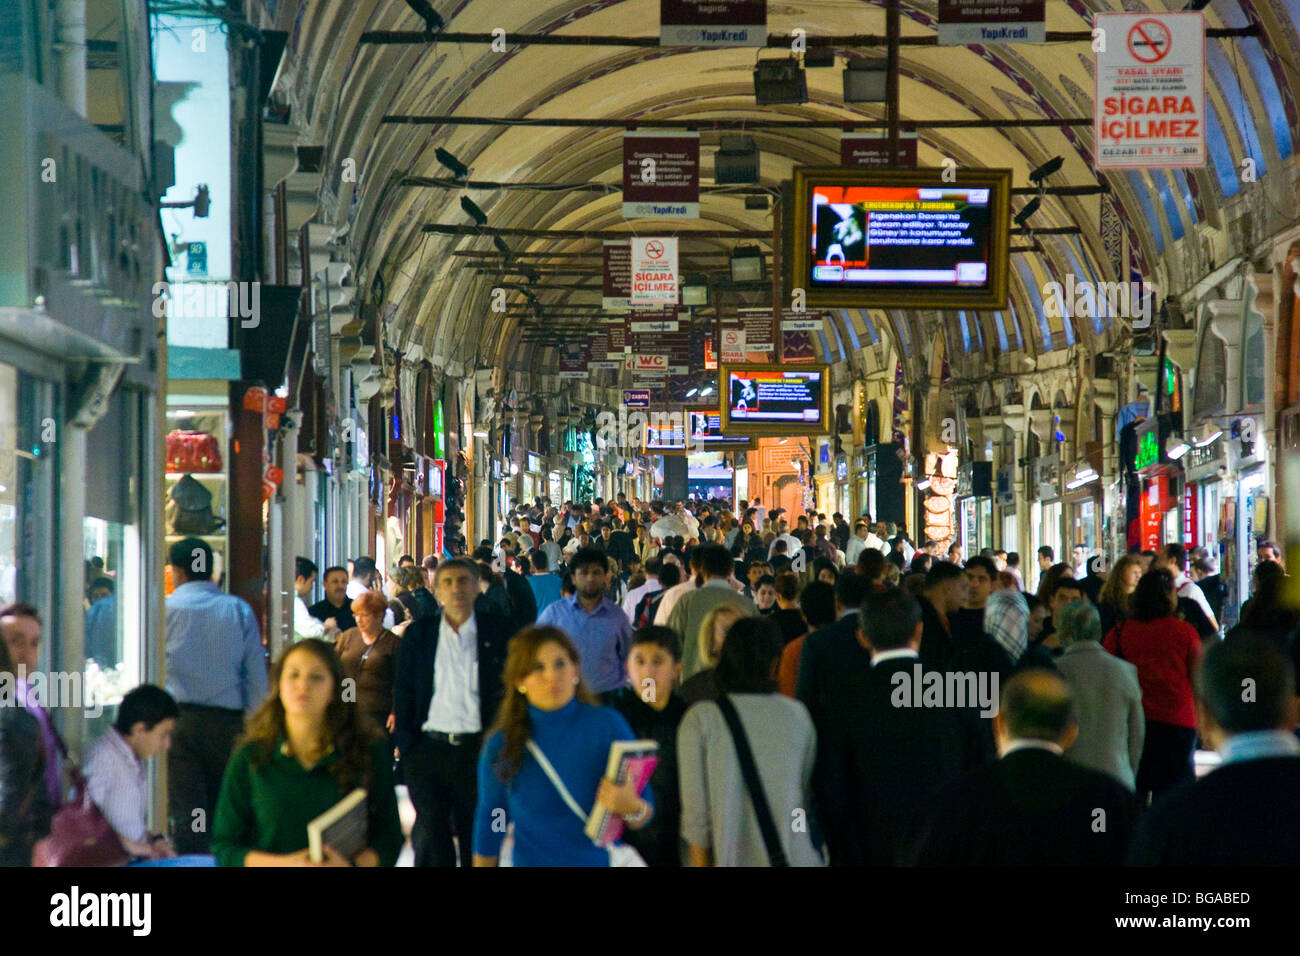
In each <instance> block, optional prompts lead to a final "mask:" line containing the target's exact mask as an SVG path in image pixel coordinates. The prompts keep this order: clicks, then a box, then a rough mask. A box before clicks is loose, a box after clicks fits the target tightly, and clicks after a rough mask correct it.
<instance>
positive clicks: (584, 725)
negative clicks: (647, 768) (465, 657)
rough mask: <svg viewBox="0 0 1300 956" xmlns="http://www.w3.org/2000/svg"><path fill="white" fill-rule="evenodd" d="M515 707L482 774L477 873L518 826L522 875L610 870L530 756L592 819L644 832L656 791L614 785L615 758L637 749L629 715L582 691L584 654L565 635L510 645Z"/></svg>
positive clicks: (489, 749) (549, 632) (522, 635)
mask: <svg viewBox="0 0 1300 956" xmlns="http://www.w3.org/2000/svg"><path fill="white" fill-rule="evenodd" d="M503 677H504V680H505V685H506V695H505V699H504V700H503V701H502V703H501V711H500V713H499V714H498V715H497V720H496V724H495V726H494V727H493V729H492V731H491V732H490V734H489V736H488V739H487V743H486V744H484V746H483V753H482V754H481V755H480V756H479V764H478V809H477V812H476V813H475V816H474V865H475V866H496V864H497V857H498V856H499V855H500V852H501V842H502V841H503V840H504V839H505V834H506V825H507V824H508V823H510V822H513V823H514V825H515V842H514V857H513V861H514V865H515V866H609V851H607V850H606V849H604V848H603V847H599V846H596V845H595V844H594V843H592V842H591V839H590V838H589V837H588V836H587V835H586V834H585V833H583V822H582V820H580V819H579V818H578V815H577V814H576V813H574V812H573V810H572V809H571V808H570V807H569V805H568V804H567V803H565V801H564V798H563V797H561V796H560V793H559V791H558V790H557V789H556V788H555V786H554V785H553V784H552V783H551V781H550V779H549V778H548V777H547V776H546V773H545V771H543V770H542V767H541V765H540V764H539V763H538V762H537V760H536V759H535V758H534V757H533V756H532V755H531V754H530V753H529V752H528V749H527V744H528V741H529V740H532V741H533V742H534V743H535V744H536V745H537V747H538V748H539V749H540V750H541V751H542V753H543V754H544V755H545V756H546V758H547V760H549V761H550V762H551V765H552V766H553V767H554V768H555V771H556V773H558V774H559V776H560V779H561V780H562V781H563V782H564V786H565V787H566V788H567V789H568V791H569V793H570V795H572V797H573V799H574V801H575V802H576V803H577V804H578V806H579V807H581V808H582V810H583V811H584V812H586V813H590V812H591V808H592V807H593V805H595V804H596V803H600V804H601V805H603V806H605V807H607V808H608V809H610V810H611V811H613V812H614V813H617V814H618V815H619V816H621V817H623V819H624V821H625V822H626V824H627V825H628V826H629V827H631V828H632V829H634V830H636V829H640V828H641V827H643V826H645V825H646V824H647V823H649V822H650V817H651V816H652V815H653V814H654V798H653V796H652V795H651V793H650V787H649V786H648V785H647V786H646V788H645V790H644V791H643V793H642V794H641V795H640V796H638V795H637V792H636V788H635V786H634V785H633V784H631V783H627V784H624V785H622V786H616V785H614V784H613V783H611V782H609V781H607V780H605V779H604V775H605V766H606V764H607V762H608V761H609V748H610V745H611V744H612V743H614V741H616V740H635V739H636V737H635V736H634V735H633V733H632V729H631V728H630V727H629V726H628V724H627V721H626V720H625V719H624V718H623V715H622V714H620V713H619V712H618V711H616V710H614V709H613V708H609V707H600V706H598V705H597V704H596V702H595V698H594V697H592V695H591V693H590V692H589V691H588V690H587V688H586V687H585V686H584V685H583V684H582V672H581V670H580V668H579V666H578V651H577V648H575V647H574V646H573V642H572V641H570V640H569V638H568V636H567V635H566V634H565V633H564V632H563V631H561V630H558V629H556V628H553V627H530V628H527V629H526V630H523V631H520V632H519V633H518V634H516V635H515V636H514V637H513V638H511V639H510V650H509V653H508V655H507V657H506V663H505V669H504V675H503Z"/></svg>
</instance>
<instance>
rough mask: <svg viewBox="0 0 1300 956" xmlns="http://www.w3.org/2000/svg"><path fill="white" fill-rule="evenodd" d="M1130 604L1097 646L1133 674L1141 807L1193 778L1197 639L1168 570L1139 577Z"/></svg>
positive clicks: (1199, 649) (1138, 784)
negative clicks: (1142, 725)
mask: <svg viewBox="0 0 1300 956" xmlns="http://www.w3.org/2000/svg"><path fill="white" fill-rule="evenodd" d="M1130 600H1131V602H1132V603H1131V605H1130V608H1131V615H1130V617H1129V618H1128V620H1125V621H1120V622H1119V623H1118V624H1116V625H1115V626H1114V627H1113V628H1111V631H1110V633H1109V634H1107V635H1106V639H1105V641H1103V642H1102V646H1103V647H1105V648H1106V650H1108V651H1110V652H1111V653H1112V654H1114V655H1115V656H1116V657H1119V658H1120V659H1121V660H1126V661H1128V662H1129V663H1131V664H1133V665H1135V666H1136V667H1137V669H1138V684H1139V685H1141V687H1142V710H1143V713H1144V715H1145V717H1146V724H1147V731H1146V742H1145V743H1144V744H1143V747H1142V761H1141V763H1140V764H1139V765H1138V773H1137V793H1138V798H1139V799H1140V800H1141V801H1143V803H1144V804H1145V803H1146V802H1148V801H1149V800H1151V799H1155V798H1156V797H1159V796H1160V795H1161V794H1162V793H1164V792H1165V791H1166V790H1169V789H1170V788H1172V787H1173V786H1175V785H1176V784H1179V783H1181V782H1182V781H1184V780H1191V779H1192V778H1193V777H1194V776H1195V771H1194V769H1193V765H1192V755H1193V753H1194V752H1195V749H1196V699H1195V696H1194V695H1193V693H1192V674H1193V673H1194V671H1195V669H1196V661H1197V658H1198V657H1199V656H1200V653H1201V639H1200V637H1199V636H1197V633H1196V629H1195V628H1193V627H1192V626H1191V625H1190V624H1188V623H1187V622H1186V621H1183V620H1180V619H1179V618H1178V616H1177V614H1178V593H1177V591H1176V590H1175V589H1174V576H1173V575H1172V574H1170V573H1169V572H1168V571H1164V570H1155V571H1148V572H1147V573H1146V574H1144V575H1143V576H1142V578H1141V580H1139V581H1138V585H1137V589H1136V590H1135V591H1134V592H1133V596H1132V598H1131V599H1130Z"/></svg>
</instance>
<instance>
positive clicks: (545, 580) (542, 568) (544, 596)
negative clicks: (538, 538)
mask: <svg viewBox="0 0 1300 956" xmlns="http://www.w3.org/2000/svg"><path fill="white" fill-rule="evenodd" d="M527 560H531V561H532V565H533V573H532V574H530V575H528V577H527V579H526V580H527V581H528V586H529V587H530V588H532V589H533V597H535V598H536V599H537V613H539V614H540V613H541V612H542V611H544V610H546V609H547V608H548V607H550V606H551V605H552V604H554V603H555V602H556V601H558V600H559V599H560V576H559V575H558V574H551V573H550V572H549V567H550V563H551V561H550V557H549V556H548V555H547V553H546V552H545V551H542V550H541V549H540V548H539V549H537V550H536V551H534V552H533V554H532V557H531V558H529V559H527Z"/></svg>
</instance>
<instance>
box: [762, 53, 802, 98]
mask: <svg viewBox="0 0 1300 956" xmlns="http://www.w3.org/2000/svg"><path fill="white" fill-rule="evenodd" d="M754 102H755V103H756V104H757V105H759V106H776V105H778V104H781V103H807V102H808V76H807V74H805V73H804V70H803V67H802V66H800V65H799V60H798V59H797V58H796V57H793V56H791V57H789V58H787V59H782V60H759V61H758V62H757V63H755V64H754Z"/></svg>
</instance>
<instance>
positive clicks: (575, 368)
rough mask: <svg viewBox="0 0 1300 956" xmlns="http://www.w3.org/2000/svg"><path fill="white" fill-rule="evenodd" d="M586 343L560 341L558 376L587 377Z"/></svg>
mask: <svg viewBox="0 0 1300 956" xmlns="http://www.w3.org/2000/svg"><path fill="white" fill-rule="evenodd" d="M586 346H587V343H586V342H585V341H582V342H561V343H560V348H559V352H560V378H586V377H587V347H586Z"/></svg>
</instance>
